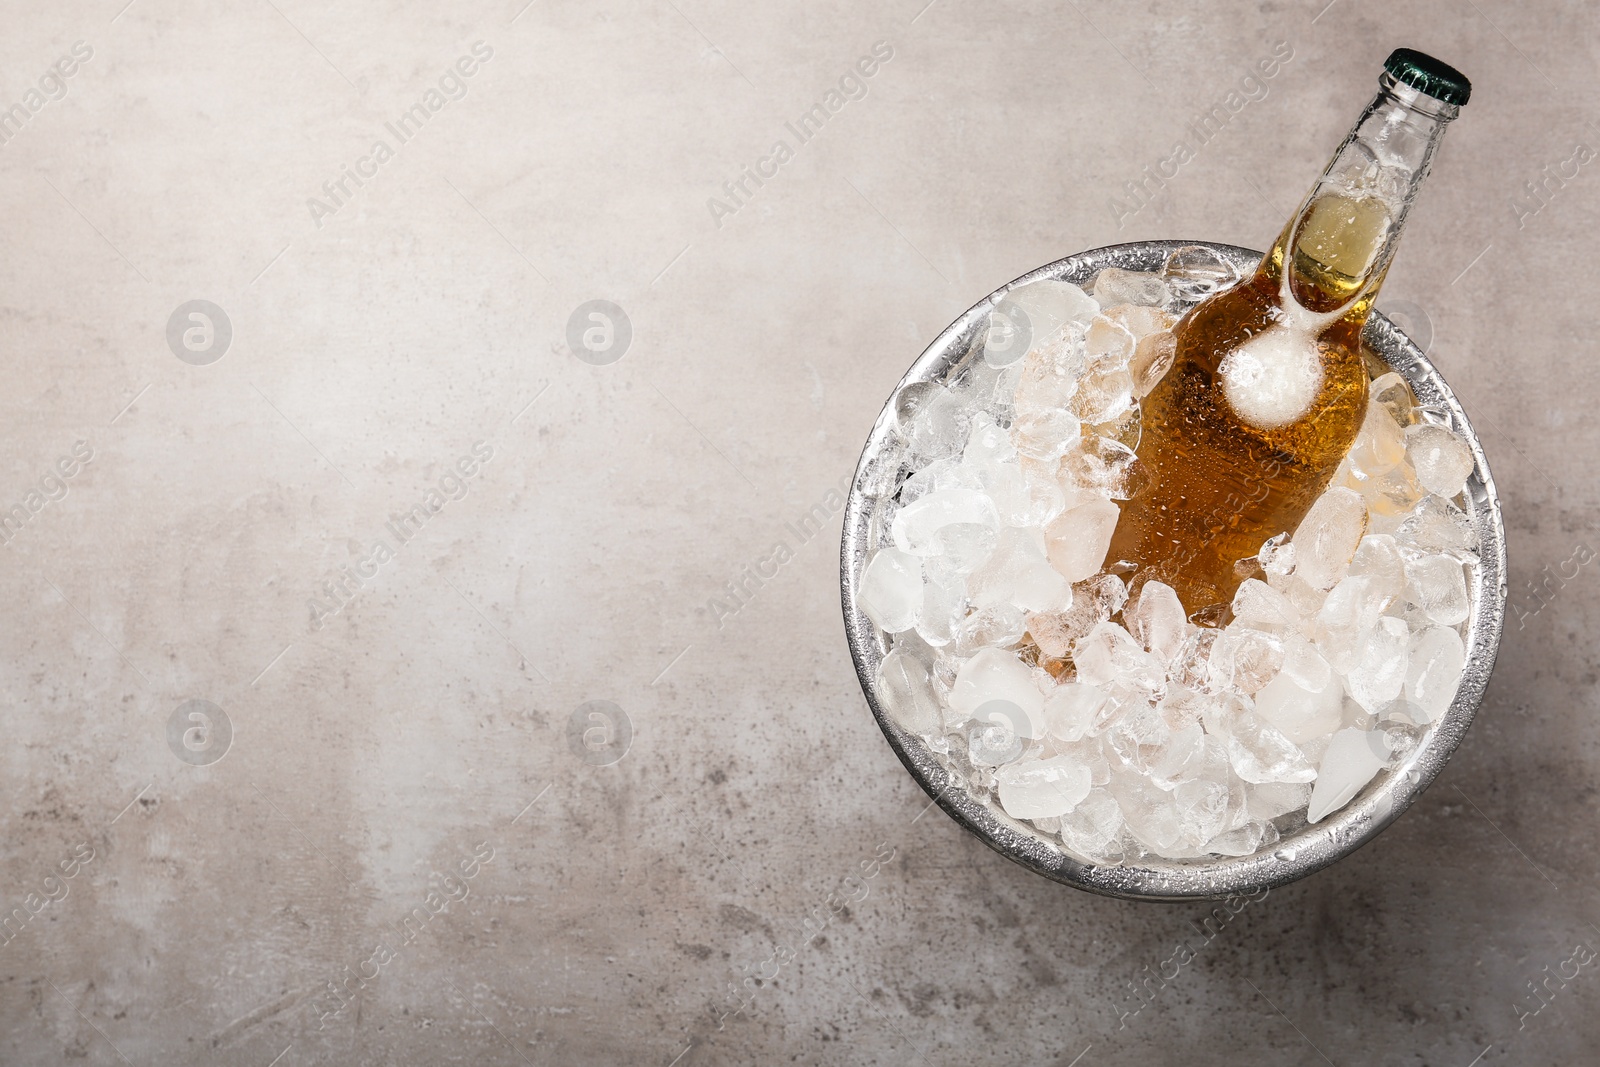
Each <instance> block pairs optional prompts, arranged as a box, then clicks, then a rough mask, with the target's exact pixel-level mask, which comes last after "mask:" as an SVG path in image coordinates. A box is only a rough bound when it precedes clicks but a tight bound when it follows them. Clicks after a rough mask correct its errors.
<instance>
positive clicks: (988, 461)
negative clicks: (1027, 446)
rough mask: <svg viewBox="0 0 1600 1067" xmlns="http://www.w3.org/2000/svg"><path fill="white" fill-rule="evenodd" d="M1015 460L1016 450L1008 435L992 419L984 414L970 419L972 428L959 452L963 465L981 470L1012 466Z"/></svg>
mask: <svg viewBox="0 0 1600 1067" xmlns="http://www.w3.org/2000/svg"><path fill="white" fill-rule="evenodd" d="M1016 458H1017V450H1016V447H1015V446H1013V445H1012V443H1011V437H1010V435H1009V434H1007V433H1006V431H1005V429H1004V428H1003V427H1001V426H998V425H996V424H995V421H994V419H993V417H991V416H990V415H988V414H986V413H984V414H978V415H974V416H973V417H972V428H971V429H970V430H969V431H968V432H967V443H966V446H965V447H964V448H963V449H962V450H961V462H962V463H963V464H965V465H966V466H968V467H972V468H977V469H980V470H981V469H982V468H987V467H997V466H1001V465H1010V464H1013V463H1015V462H1016ZM1019 473H1020V472H1019Z"/></svg>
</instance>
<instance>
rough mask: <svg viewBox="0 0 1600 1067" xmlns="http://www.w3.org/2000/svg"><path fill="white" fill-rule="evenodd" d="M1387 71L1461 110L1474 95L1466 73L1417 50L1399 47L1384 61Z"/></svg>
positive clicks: (1421, 91) (1417, 89)
mask: <svg viewBox="0 0 1600 1067" xmlns="http://www.w3.org/2000/svg"><path fill="white" fill-rule="evenodd" d="M1383 69H1384V70H1386V71H1388V72H1389V73H1390V74H1393V75H1394V76H1395V78H1396V79H1398V80H1399V81H1402V82H1404V83H1405V84H1407V85H1409V86H1411V88H1413V89H1415V90H1416V91H1417V92H1419V93H1427V94H1428V95H1429V96H1431V97H1433V98H1434V99H1435V100H1442V101H1444V102H1445V103H1446V104H1455V105H1456V106H1458V107H1459V106H1460V105H1462V104H1465V103H1466V102H1467V98H1468V97H1470V96H1471V95H1472V83H1471V82H1469V81H1467V76H1466V75H1465V74H1462V73H1461V72H1460V71H1459V70H1457V69H1456V68H1454V67H1452V66H1451V65H1450V64H1448V63H1444V62H1441V61H1439V60H1437V59H1434V58H1433V57H1432V56H1430V55H1427V54H1425V53H1422V52H1418V51H1417V50H1416V49H1414V48H1396V49H1395V50H1394V51H1393V52H1392V53H1390V55H1389V58H1388V59H1386V60H1384V63H1383Z"/></svg>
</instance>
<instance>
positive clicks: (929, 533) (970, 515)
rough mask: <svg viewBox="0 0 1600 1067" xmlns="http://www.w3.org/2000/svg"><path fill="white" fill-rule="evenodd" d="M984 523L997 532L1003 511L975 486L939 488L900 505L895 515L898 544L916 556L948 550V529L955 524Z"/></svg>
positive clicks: (984, 525)
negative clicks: (946, 532) (972, 487)
mask: <svg viewBox="0 0 1600 1067" xmlns="http://www.w3.org/2000/svg"><path fill="white" fill-rule="evenodd" d="M957 525H973V526H981V527H985V528H987V529H989V530H990V531H995V532H997V531H998V530H999V526H1000V515H999V512H998V511H997V510H996V509H995V506H994V501H993V500H991V499H989V497H988V495H987V494H985V493H981V492H977V491H975V490H972V489H936V490H934V491H933V492H931V493H928V494H926V495H925V496H921V497H919V498H917V499H916V500H914V501H912V502H911V503H909V504H907V505H906V506H905V507H903V508H901V509H900V510H899V511H898V512H897V513H896V514H895V517H894V525H893V528H892V531H891V532H892V533H893V536H894V543H895V547H896V548H898V549H900V551H902V552H909V553H911V554H912V555H913V556H937V555H939V554H941V553H943V552H945V551H947V550H948V546H947V544H946V539H945V537H944V534H945V531H946V530H948V529H949V528H950V527H952V526H957Z"/></svg>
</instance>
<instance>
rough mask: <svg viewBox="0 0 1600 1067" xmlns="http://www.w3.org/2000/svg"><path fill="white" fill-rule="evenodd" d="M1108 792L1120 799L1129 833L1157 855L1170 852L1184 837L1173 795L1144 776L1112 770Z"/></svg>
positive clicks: (1113, 797)
mask: <svg viewBox="0 0 1600 1067" xmlns="http://www.w3.org/2000/svg"><path fill="white" fill-rule="evenodd" d="M1106 791H1107V793H1108V794H1109V795H1110V796H1111V798H1112V799H1113V800H1115V801H1116V802H1117V806H1118V807H1119V808H1120V809H1121V810H1122V816H1123V818H1124V820H1126V824H1127V828H1128V832H1129V833H1131V834H1132V835H1133V837H1134V839H1135V840H1136V841H1138V842H1139V843H1140V844H1142V845H1143V846H1144V847H1145V848H1148V849H1150V850H1151V851H1152V852H1155V853H1156V854H1157V855H1169V854H1170V852H1171V851H1172V850H1174V849H1176V848H1177V847H1178V845H1179V843H1180V842H1181V841H1182V839H1183V825H1182V823H1181V822H1180V821H1179V818H1178V813H1177V810H1176V808H1175V806H1174V805H1173V803H1172V794H1171V793H1168V792H1167V791H1166V790H1163V789H1161V788H1159V787H1158V786H1157V785H1156V784H1155V783H1154V782H1151V781H1150V780H1149V779H1148V778H1146V777H1145V776H1144V775H1142V774H1139V773H1138V772H1137V771H1130V770H1127V769H1125V768H1119V769H1113V770H1112V773H1111V781H1110V783H1109V784H1107V786H1106Z"/></svg>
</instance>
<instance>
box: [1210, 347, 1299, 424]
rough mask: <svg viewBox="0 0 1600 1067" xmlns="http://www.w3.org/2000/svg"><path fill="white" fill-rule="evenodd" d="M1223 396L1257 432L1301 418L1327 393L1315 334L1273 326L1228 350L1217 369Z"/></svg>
mask: <svg viewBox="0 0 1600 1067" xmlns="http://www.w3.org/2000/svg"><path fill="white" fill-rule="evenodd" d="M1218 369H1219V371H1220V373H1221V375H1222V392H1223V395H1224V396H1226V397H1227V398H1228V403H1229V404H1230V405H1231V406H1232V407H1233V410H1234V411H1235V412H1237V413H1238V415H1239V417H1240V418H1241V419H1243V420H1244V421H1245V422H1247V423H1249V424H1250V425H1251V426H1254V427H1255V428H1256V429H1258V430H1275V429H1277V428H1278V427H1280V426H1287V425H1288V424H1289V423H1291V422H1294V421H1295V420H1296V419H1299V418H1302V417H1304V416H1305V414H1306V413H1307V412H1309V411H1310V410H1311V405H1312V403H1313V402H1314V401H1315V400H1316V399H1317V393H1318V392H1319V391H1320V390H1321V389H1322V355H1321V353H1320V352H1318V351H1317V343H1316V339H1315V336H1314V335H1313V334H1311V333H1309V332H1307V331H1305V330H1299V329H1295V328H1294V327H1292V326H1274V327H1272V328H1271V329H1268V330H1266V331H1264V332H1262V333H1260V334H1258V335H1257V336H1255V337H1252V338H1251V339H1250V340H1248V341H1246V342H1245V343H1244V344H1242V345H1240V346H1239V347H1238V348H1235V349H1234V350H1233V351H1231V352H1229V353H1228V354H1227V356H1225V357H1224V358H1223V360H1222V366H1221V367H1220V368H1218Z"/></svg>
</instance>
